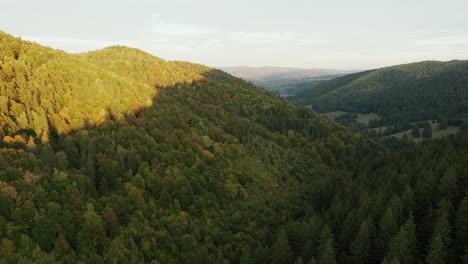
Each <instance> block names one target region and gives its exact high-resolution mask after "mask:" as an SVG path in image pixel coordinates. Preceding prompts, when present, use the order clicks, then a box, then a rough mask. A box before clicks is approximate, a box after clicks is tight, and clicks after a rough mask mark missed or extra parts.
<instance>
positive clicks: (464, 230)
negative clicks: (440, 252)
mask: <svg viewBox="0 0 468 264" xmlns="http://www.w3.org/2000/svg"><path fill="white" fill-rule="evenodd" d="M466 241H468V192H467V194H466V195H465V198H464V199H463V200H462V201H461V203H460V206H459V207H458V211H457V220H456V243H455V249H456V255H457V256H460V257H461V256H463V255H465V256H468V251H467V249H468V248H467V247H466Z"/></svg>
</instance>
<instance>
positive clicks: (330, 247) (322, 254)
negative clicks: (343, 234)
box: [319, 225, 336, 264]
mask: <svg viewBox="0 0 468 264" xmlns="http://www.w3.org/2000/svg"><path fill="white" fill-rule="evenodd" d="M334 240H335V239H334V235H333V232H332V231H331V229H330V227H328V225H326V226H325V227H324V228H323V230H322V233H321V234H320V244H319V263H321V264H322V263H323V264H335V263H336V253H335V242H334Z"/></svg>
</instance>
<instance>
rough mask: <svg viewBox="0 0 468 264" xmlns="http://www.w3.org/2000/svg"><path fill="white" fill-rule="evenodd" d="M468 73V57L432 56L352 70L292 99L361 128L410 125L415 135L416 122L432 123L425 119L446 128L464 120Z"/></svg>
mask: <svg viewBox="0 0 468 264" xmlns="http://www.w3.org/2000/svg"><path fill="white" fill-rule="evenodd" d="M467 76H468V61H450V62H436V61H426V62H419V63H412V64H405V65H398V66H392V67H387V68H382V69H377V70H371V71H365V72H360V73H355V74H350V75H348V76H344V77H341V78H337V79H334V80H331V81H327V82H324V83H322V84H320V85H318V86H316V87H314V88H311V89H309V90H306V91H304V92H303V93H301V94H298V95H297V96H295V97H294V98H292V100H293V101H294V102H296V103H298V104H301V105H308V106H311V107H312V108H313V109H314V110H315V111H318V112H321V113H327V112H330V115H334V116H336V115H340V116H339V117H338V118H337V119H336V120H337V121H338V120H339V121H340V122H342V123H343V124H346V125H349V126H352V127H355V128H358V129H360V130H362V129H366V128H369V127H370V128H376V129H374V130H367V132H369V133H371V134H375V132H376V131H377V129H378V130H383V133H384V135H388V134H393V133H398V132H401V131H405V134H406V135H407V136H410V137H412V135H411V133H410V132H411V131H409V130H410V129H411V128H413V129H414V130H416V129H420V128H422V127H423V126H428V124H424V123H422V122H421V121H431V122H436V121H437V122H438V124H437V125H438V126H439V124H440V127H441V128H442V129H445V128H446V127H447V123H448V124H449V125H451V126H452V127H451V129H458V128H457V127H462V126H463V122H466V120H467V117H468V78H467ZM336 111H338V112H336ZM332 112H333V113H332ZM356 113H358V115H356ZM367 114H368V115H367ZM360 116H362V117H363V118H362V120H361V118H360ZM365 116H369V117H371V116H373V117H374V119H373V120H366V118H365ZM356 117H357V119H356ZM363 120H364V121H363ZM454 126H457V127H454ZM408 131H409V132H408ZM454 131H455V130H454ZM412 134H413V135H417V134H418V133H412ZM395 135H397V134H395Z"/></svg>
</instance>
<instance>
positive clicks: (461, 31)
mask: <svg viewBox="0 0 468 264" xmlns="http://www.w3.org/2000/svg"><path fill="white" fill-rule="evenodd" d="M0 30H2V31H5V32H7V33H10V34H12V35H15V36H21V37H22V38H23V39H26V40H32V41H35V42H38V43H40V44H43V45H47V46H51V47H53V48H58V49H63V50H65V51H69V52H83V51H89V50H95V49H100V48H103V47H106V46H110V45H117V44H120V45H126V46H131V47H136V48H140V49H143V50H145V51H147V52H150V53H152V54H154V55H156V56H158V57H162V58H164V59H168V60H173V59H177V60H186V61H191V62H198V63H203V64H206V65H210V66H238V65H246V66H288V67H304V68H334V69H368V68H376V67H382V66H388V65H394V64H401V63H407V62H414V61H421V60H451V59H468V0H437V1H435V0H352V1H351V0H341V1H338V0H321V1H315V0H282V1H279V0H230V1H224V0H192V1H188V0H166V1H160V0H125V1H124V0H73V1H71V0H41V1H38V0H0Z"/></svg>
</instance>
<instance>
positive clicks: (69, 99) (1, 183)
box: [0, 33, 366, 263]
mask: <svg viewBox="0 0 468 264" xmlns="http://www.w3.org/2000/svg"><path fill="white" fill-rule="evenodd" d="M0 45H1V49H0V52H1V56H0V77H1V82H0V91H1V100H2V108H1V115H0V116H1V120H2V129H1V131H0V136H1V138H2V141H1V142H0V147H1V151H0V161H1V164H0V165H1V168H0V237H1V243H2V249H1V250H0V251H1V254H0V256H1V259H2V261H6V260H7V259H8V261H10V262H11V261H13V262H19V261H27V262H33V261H40V259H47V260H48V261H49V262H51V261H54V260H57V261H59V260H60V261H61V262H69V263H74V262H76V261H91V260H92V259H101V260H104V261H105V262H109V263H114V262H121V263H141V262H150V261H154V262H156V261H159V262H156V263H187V262H192V263H215V262H219V261H220V260H224V261H225V262H239V258H240V255H241V254H242V252H243V251H244V250H245V249H246V248H250V247H255V246H256V245H257V243H259V242H260V241H264V242H262V243H270V242H269V241H268V237H272V236H274V234H275V233H276V232H277V228H278V226H280V225H281V224H282V223H284V221H285V220H286V219H288V218H289V217H290V214H291V213H292V211H293V209H294V208H295V207H296V206H297V203H299V202H300V196H291V194H293V193H294V194H296V195H300V194H301V193H303V192H304V189H303V187H302V184H301V182H303V181H304V180H305V179H306V178H307V177H309V174H310V173H311V172H314V173H319V172H320V171H323V170H327V169H326V168H329V167H330V168H331V166H332V165H333V164H336V162H340V161H339V159H338V160H337V158H335V156H336V154H334V151H335V150H338V149H346V150H347V151H351V153H353V155H360V154H359V153H360V152H359V151H356V150H354V149H355V146H358V144H354V143H353V144H351V143H352V142H355V141H363V142H366V140H365V139H364V138H363V137H360V136H357V135H355V134H353V133H351V132H350V131H348V130H346V129H345V128H343V127H341V126H339V125H337V124H334V123H332V122H330V121H328V120H326V119H324V118H321V117H319V116H318V115H316V114H313V113H311V112H309V111H306V110H303V109H301V108H299V107H296V106H294V105H292V104H289V103H286V102H285V101H283V100H280V99H278V98H274V97H271V96H269V93H267V92H266V91H265V90H263V89H260V88H257V87H256V86H253V85H251V84H249V83H246V82H244V81H241V80H239V79H237V78H235V77H232V76H229V75H227V74H225V73H223V72H221V71H217V70H214V69H211V68H208V67H205V66H202V65H198V64H191V63H185V62H167V61H164V60H161V59H159V58H157V57H154V56H152V55H150V54H147V53H144V52H142V51H139V50H136V49H130V48H126V47H111V48H106V49H103V50H99V51H95V52H89V53H86V54H78V55H70V54H66V53H64V52H61V51H56V50H53V49H50V48H45V47H42V46H39V45H37V44H34V43H30V42H26V41H22V40H20V39H17V38H13V37H11V36H10V35H8V34H4V33H0ZM328 145H336V147H334V148H333V149H334V150H331V149H332V148H331V147H330V148H329V147H328ZM361 145H362V144H361ZM360 148H362V147H360ZM329 149H330V150H329ZM319 153H320V154H319ZM347 158H350V157H347ZM332 170H334V169H332ZM328 173H330V172H328ZM266 245H267V244H266ZM33 251H34V254H32V252H33ZM218 260H219V261H218Z"/></svg>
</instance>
